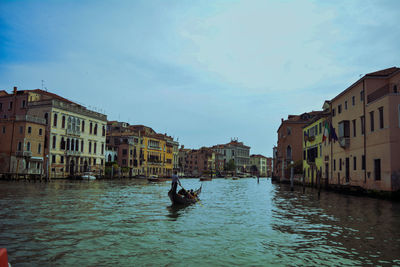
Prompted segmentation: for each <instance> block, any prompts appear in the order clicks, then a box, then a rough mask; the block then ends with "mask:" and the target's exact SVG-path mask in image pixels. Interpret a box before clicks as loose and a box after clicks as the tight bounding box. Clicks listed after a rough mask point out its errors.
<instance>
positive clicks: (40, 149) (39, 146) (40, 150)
mask: <svg viewBox="0 0 400 267" xmlns="http://www.w3.org/2000/svg"><path fill="white" fill-rule="evenodd" d="M37 152H38V153H39V154H40V153H41V152H42V144H39V145H38V150H37Z"/></svg>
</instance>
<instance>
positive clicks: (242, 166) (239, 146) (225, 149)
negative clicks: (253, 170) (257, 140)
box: [212, 140, 250, 173]
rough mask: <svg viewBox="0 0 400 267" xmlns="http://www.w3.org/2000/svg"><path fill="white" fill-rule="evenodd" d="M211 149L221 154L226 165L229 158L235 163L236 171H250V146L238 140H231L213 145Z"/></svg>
mask: <svg viewBox="0 0 400 267" xmlns="http://www.w3.org/2000/svg"><path fill="white" fill-rule="evenodd" d="M212 149H213V150H214V151H215V152H217V153H219V154H221V155H222V157H223V161H224V166H226V165H227V164H228V163H229V162H230V161H231V160H233V162H234V163H235V167H236V170H235V172H237V173H246V172H250V147H249V146H246V145H244V144H243V142H239V141H238V140H231V142H229V143H227V144H221V145H215V146H213V147H212Z"/></svg>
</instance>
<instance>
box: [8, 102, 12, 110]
mask: <svg viewBox="0 0 400 267" xmlns="http://www.w3.org/2000/svg"><path fill="white" fill-rule="evenodd" d="M12 107H13V102H12V101H10V103H8V110H10V109H12Z"/></svg>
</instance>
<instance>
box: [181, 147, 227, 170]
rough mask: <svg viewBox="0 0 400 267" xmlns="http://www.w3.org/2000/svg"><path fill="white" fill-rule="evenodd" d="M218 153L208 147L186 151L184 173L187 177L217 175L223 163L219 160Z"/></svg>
mask: <svg viewBox="0 0 400 267" xmlns="http://www.w3.org/2000/svg"><path fill="white" fill-rule="evenodd" d="M217 154H218V153H217V152H215V151H214V150H212V149H211V148H207V147H202V148H200V149H192V150H188V151H186V153H185V160H184V170H185V172H184V175H185V176H187V177H200V176H210V177H211V176H212V177H215V176H216V175H217V174H218V173H219V172H220V167H221V165H222V164H221V163H222V162H221V161H218V156H217Z"/></svg>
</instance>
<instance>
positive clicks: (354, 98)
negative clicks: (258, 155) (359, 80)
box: [351, 96, 356, 106]
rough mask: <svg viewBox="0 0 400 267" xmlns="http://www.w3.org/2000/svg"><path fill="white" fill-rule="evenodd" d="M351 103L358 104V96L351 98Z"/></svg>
mask: <svg viewBox="0 0 400 267" xmlns="http://www.w3.org/2000/svg"><path fill="white" fill-rule="evenodd" d="M351 104H352V105H353V106H354V105H355V104H356V97H355V96H352V98H351Z"/></svg>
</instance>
